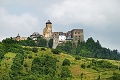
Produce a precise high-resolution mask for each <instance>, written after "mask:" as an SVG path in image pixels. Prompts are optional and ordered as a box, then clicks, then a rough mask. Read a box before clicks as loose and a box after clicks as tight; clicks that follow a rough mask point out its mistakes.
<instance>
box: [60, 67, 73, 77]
mask: <svg viewBox="0 0 120 80" xmlns="http://www.w3.org/2000/svg"><path fill="white" fill-rule="evenodd" d="M60 74H61V77H62V78H68V77H71V75H70V70H69V69H68V67H62V70H61V73H60Z"/></svg>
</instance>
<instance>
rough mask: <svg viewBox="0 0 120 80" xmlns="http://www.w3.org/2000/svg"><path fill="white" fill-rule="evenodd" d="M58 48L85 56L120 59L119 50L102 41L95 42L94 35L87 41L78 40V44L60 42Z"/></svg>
mask: <svg viewBox="0 0 120 80" xmlns="http://www.w3.org/2000/svg"><path fill="white" fill-rule="evenodd" d="M57 49H59V50H61V51H65V52H67V53H70V54H75V55H80V56H84V57H93V58H102V59H113V60H120V54H119V52H118V51H117V50H110V49H109V48H105V47H102V46H101V44H100V42H99V41H98V40H97V41H96V42H95V41H94V40H93V38H92V37H91V38H88V40H87V41H86V42H80V41H78V43H77V46H76V44H74V43H72V42H66V43H65V44H60V45H58V46H57Z"/></svg>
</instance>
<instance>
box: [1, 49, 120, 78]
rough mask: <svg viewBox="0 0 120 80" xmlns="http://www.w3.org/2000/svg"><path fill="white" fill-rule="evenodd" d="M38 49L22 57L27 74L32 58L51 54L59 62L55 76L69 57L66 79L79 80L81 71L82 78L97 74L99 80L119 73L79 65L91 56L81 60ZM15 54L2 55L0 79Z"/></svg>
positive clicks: (87, 61) (112, 70)
mask: <svg viewBox="0 0 120 80" xmlns="http://www.w3.org/2000/svg"><path fill="white" fill-rule="evenodd" d="M38 49H39V50H38V52H37V53H33V52H30V53H29V54H26V57H25V58H24V64H25V63H26V64H27V67H24V66H23V69H22V72H23V73H26V74H29V72H30V71H31V65H32V61H33V59H34V58H35V57H39V56H41V55H49V56H53V57H55V58H57V60H59V62H57V69H56V76H58V74H60V71H61V68H62V62H63V60H64V59H69V60H70V62H71V65H70V66H68V68H69V69H70V71H71V75H72V79H68V80H80V79H81V76H80V75H81V73H83V79H82V80H95V79H97V77H98V76H99V75H100V77H101V80H106V78H109V77H111V76H112V75H113V72H117V73H120V71H118V69H101V70H100V72H98V71H96V70H94V69H92V68H85V69H83V68H81V66H80V65H81V64H83V63H85V65H88V64H89V63H90V61H91V60H92V59H93V58H82V59H81V60H75V58H74V57H73V56H72V55H69V54H64V53H60V54H53V53H52V52H51V50H50V49H47V48H46V51H41V49H40V48H38ZM29 55H31V56H32V58H31V59H29V58H28V56H29ZM15 56H16V54H15V53H10V52H9V53H7V54H5V55H4V58H3V59H2V61H1V66H0V80H1V77H3V76H6V75H8V73H9V71H10V68H11V66H12V64H13V59H14V58H15ZM98 60H102V59H98ZM106 61H109V62H111V63H113V64H114V65H117V66H118V65H119V63H118V62H117V61H115V60H108V59H106Z"/></svg>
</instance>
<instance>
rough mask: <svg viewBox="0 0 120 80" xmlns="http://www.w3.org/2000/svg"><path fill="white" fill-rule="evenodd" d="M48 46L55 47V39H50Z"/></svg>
mask: <svg viewBox="0 0 120 80" xmlns="http://www.w3.org/2000/svg"><path fill="white" fill-rule="evenodd" d="M48 47H49V48H52V47H53V39H50V40H49V42H48Z"/></svg>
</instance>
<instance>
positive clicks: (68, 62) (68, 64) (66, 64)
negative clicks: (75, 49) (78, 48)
mask: <svg viewBox="0 0 120 80" xmlns="http://www.w3.org/2000/svg"><path fill="white" fill-rule="evenodd" d="M62 65H63V66H70V60H69V59H64V60H63V63H62Z"/></svg>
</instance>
